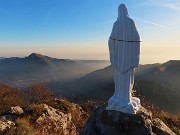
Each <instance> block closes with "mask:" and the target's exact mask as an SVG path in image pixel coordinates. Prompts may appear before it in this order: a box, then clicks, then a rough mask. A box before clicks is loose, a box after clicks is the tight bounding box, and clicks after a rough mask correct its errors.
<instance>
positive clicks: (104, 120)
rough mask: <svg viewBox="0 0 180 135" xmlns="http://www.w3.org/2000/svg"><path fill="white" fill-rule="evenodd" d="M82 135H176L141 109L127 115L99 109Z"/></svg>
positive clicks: (102, 108)
mask: <svg viewBox="0 0 180 135" xmlns="http://www.w3.org/2000/svg"><path fill="white" fill-rule="evenodd" d="M82 135H175V133H174V132H172V131H171V130H170V129H169V128H168V127H167V126H166V125H165V124H164V123H163V122H162V121H161V120H160V119H158V118H153V117H152V113H151V112H150V111H147V110H146V109H145V108H143V107H141V108H140V110H139V111H138V112H137V114H126V113H122V112H118V111H114V110H105V108H104V107H99V108H97V109H95V110H94V112H93V113H92V115H91V117H90V118H89V120H88V121H87V123H86V125H85V127H84V129H83V132H82Z"/></svg>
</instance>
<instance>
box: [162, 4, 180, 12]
mask: <svg viewBox="0 0 180 135" xmlns="http://www.w3.org/2000/svg"><path fill="white" fill-rule="evenodd" d="M159 6H161V7H165V8H169V9H173V10H176V11H180V2H174V3H167V4H160V5H159Z"/></svg>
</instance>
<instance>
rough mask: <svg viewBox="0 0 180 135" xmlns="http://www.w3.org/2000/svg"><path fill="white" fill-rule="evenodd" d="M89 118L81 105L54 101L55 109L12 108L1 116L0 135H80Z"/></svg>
mask: <svg viewBox="0 0 180 135" xmlns="http://www.w3.org/2000/svg"><path fill="white" fill-rule="evenodd" d="M85 116H86V117H85ZM87 118H88V116H87V115H86V112H84V111H83V109H82V108H81V107H80V106H79V105H77V104H74V103H70V102H68V101H66V100H63V99H54V102H53V107H52V106H49V105H47V104H31V105H29V106H27V107H24V108H23V109H22V108H21V107H19V106H16V107H11V108H10V110H9V111H7V112H4V113H3V114H1V117H0V134H21V133H27V134H53V135H79V134H80V131H81V129H82V127H83V126H84V124H85V123H86V120H87Z"/></svg>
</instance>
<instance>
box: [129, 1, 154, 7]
mask: <svg viewBox="0 0 180 135" xmlns="http://www.w3.org/2000/svg"><path fill="white" fill-rule="evenodd" d="M152 1H154V0H146V1H143V2H141V3H139V4H137V5H135V6H133V7H132V8H134V7H138V6H142V5H145V4H147V3H149V2H152Z"/></svg>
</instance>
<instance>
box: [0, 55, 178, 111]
mask: <svg viewBox="0 0 180 135" xmlns="http://www.w3.org/2000/svg"><path fill="white" fill-rule="evenodd" d="M0 76H1V78H0V82H1V83H4V84H7V85H10V86H13V87H15V88H18V89H20V90H23V91H27V92H29V90H30V88H31V86H32V85H34V84H37V83H45V84H46V85H47V86H48V87H49V88H50V89H51V90H52V91H53V92H54V93H55V94H56V96H62V97H67V98H69V99H71V100H73V101H75V102H84V101H87V100H90V99H91V100H102V101H107V99H109V97H111V96H112V94H113V91H114V83H113V73H112V67H111V66H109V62H108V61H101V60H99V61H95V60H94V61H93V60H91V61H90V60H82V61H81V60H68V59H56V58H51V57H48V56H43V55H40V54H35V53H33V54H31V55H29V56H28V57H25V58H16V57H15V58H3V59H1V60H0ZM179 76H180V61H168V62H167V63H164V64H149V65H140V66H139V67H138V68H137V69H136V71H135V85H134V88H135V89H136V95H137V96H139V97H140V98H144V97H145V100H147V101H148V103H149V104H150V105H152V104H153V105H154V106H155V107H156V108H160V109H164V110H167V111H170V112H179V111H180V105H179V104H178V103H180V83H179V82H180V78H179ZM102 93H103V94H102Z"/></svg>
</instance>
